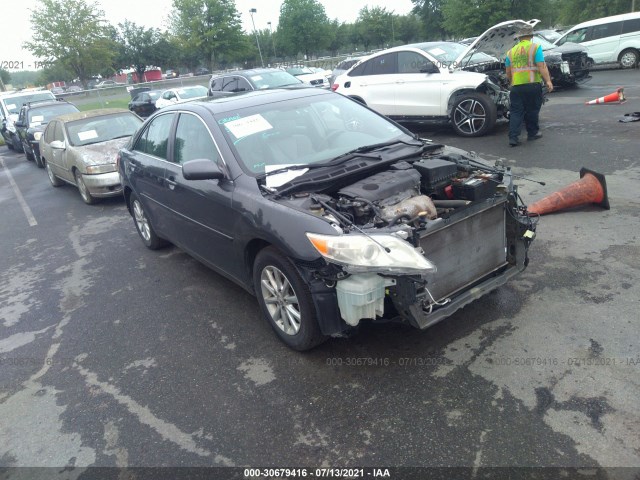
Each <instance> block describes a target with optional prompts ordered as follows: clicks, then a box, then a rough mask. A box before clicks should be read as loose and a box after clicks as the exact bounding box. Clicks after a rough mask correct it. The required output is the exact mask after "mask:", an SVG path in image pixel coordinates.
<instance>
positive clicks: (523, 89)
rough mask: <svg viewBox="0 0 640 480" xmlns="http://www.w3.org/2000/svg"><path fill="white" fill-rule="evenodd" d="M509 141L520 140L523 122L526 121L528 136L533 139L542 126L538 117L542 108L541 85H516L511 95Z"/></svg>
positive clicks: (512, 88)
mask: <svg viewBox="0 0 640 480" xmlns="http://www.w3.org/2000/svg"><path fill="white" fill-rule="evenodd" d="M509 102H510V104H511V106H510V107H509V140H518V136H519V135H520V130H521V129H522V121H523V120H524V123H525V126H526V128H527V134H528V135H529V136H530V137H532V136H534V135H535V134H536V133H538V130H539V129H540V126H539V125H538V115H539V114H540V108H541V107H542V85H541V84H539V83H525V84H523V85H514V86H513V87H511V93H510V94H509Z"/></svg>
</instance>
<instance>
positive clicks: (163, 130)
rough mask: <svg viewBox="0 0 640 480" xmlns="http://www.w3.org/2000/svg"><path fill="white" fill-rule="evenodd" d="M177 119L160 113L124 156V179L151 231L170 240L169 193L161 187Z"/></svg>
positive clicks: (175, 115)
mask: <svg viewBox="0 0 640 480" xmlns="http://www.w3.org/2000/svg"><path fill="white" fill-rule="evenodd" d="M176 118H177V114H176V113H174V112H168V113H161V114H159V115H157V116H155V117H154V118H153V119H152V120H151V121H150V122H149V124H147V125H146V127H145V129H144V130H143V131H142V133H141V134H140V135H139V136H138V137H137V138H136V140H135V143H134V145H133V147H132V149H131V151H130V152H125V153H124V157H125V160H124V161H126V162H127V167H126V168H127V177H128V179H129V183H130V184H131V187H132V189H133V191H134V192H135V193H136V195H137V196H138V198H139V199H140V201H141V202H142V205H143V206H144V208H145V211H146V212H147V215H148V216H149V218H150V219H151V222H152V223H153V227H154V228H155V229H156V231H157V233H158V234H159V235H161V236H166V238H167V239H168V240H172V239H171V237H170V235H169V234H170V232H171V230H172V229H171V228H170V224H169V220H170V214H169V211H170V207H169V205H168V202H169V198H168V197H169V195H168V194H169V191H168V189H167V188H166V186H165V185H164V177H165V169H166V166H167V163H168V161H167V158H168V153H169V140H170V138H171V130H172V128H173V124H174V122H175V120H176Z"/></svg>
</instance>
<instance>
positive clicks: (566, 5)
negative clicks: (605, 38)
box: [554, 0, 637, 25]
mask: <svg viewBox="0 0 640 480" xmlns="http://www.w3.org/2000/svg"><path fill="white" fill-rule="evenodd" d="M554 3H557V8H558V14H557V19H556V21H557V22H558V24H559V25H575V24H576V23H582V22H586V21H587V20H593V19H594V18H601V17H608V16H610V15H618V14H620V13H627V12H630V11H631V5H632V2H631V1H630V0H609V1H607V2H602V1H598V0H563V1H562V2H554ZM636 3H637V2H636ZM636 8H637V6H636Z"/></svg>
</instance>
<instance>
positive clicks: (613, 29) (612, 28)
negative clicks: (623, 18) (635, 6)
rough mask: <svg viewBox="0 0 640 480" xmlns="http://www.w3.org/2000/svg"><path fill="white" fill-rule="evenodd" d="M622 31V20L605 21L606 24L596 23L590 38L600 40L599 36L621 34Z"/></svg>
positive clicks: (605, 36)
mask: <svg viewBox="0 0 640 480" xmlns="http://www.w3.org/2000/svg"><path fill="white" fill-rule="evenodd" d="M621 31H622V22H611V23H605V24H604V25H595V26H594V27H592V31H591V36H590V37H589V40H598V39H599V38H607V37H613V36H614V35H620V32H621Z"/></svg>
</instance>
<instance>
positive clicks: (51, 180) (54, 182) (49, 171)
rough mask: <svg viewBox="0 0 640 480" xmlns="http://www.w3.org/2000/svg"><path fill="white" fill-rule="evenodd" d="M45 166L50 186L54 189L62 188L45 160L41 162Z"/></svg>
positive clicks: (60, 181)
mask: <svg viewBox="0 0 640 480" xmlns="http://www.w3.org/2000/svg"><path fill="white" fill-rule="evenodd" d="M42 161H43V162H44V164H45V166H46V169H47V175H48V176H49V181H50V182H51V185H53V186H54V187H61V186H62V183H63V182H62V180H60V179H59V178H58V177H56V174H55V173H53V170H52V169H51V166H49V162H47V161H46V160H44V159H43V160H42Z"/></svg>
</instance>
